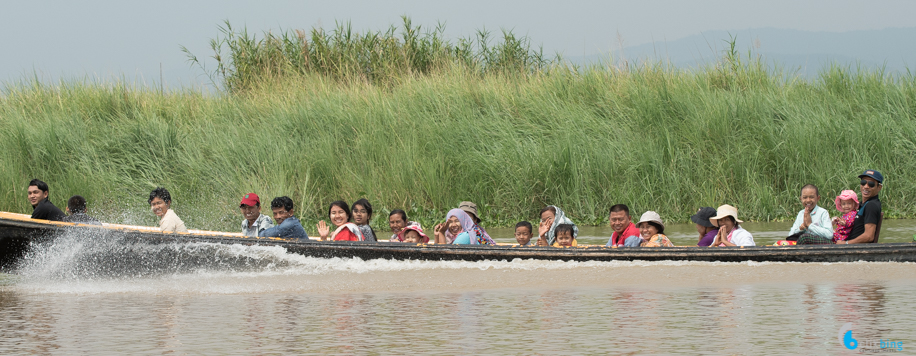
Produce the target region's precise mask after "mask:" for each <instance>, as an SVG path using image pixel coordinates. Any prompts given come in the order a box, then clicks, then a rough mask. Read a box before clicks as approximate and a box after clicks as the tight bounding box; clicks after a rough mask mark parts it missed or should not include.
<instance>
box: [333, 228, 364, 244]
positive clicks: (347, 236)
mask: <svg viewBox="0 0 916 356" xmlns="http://www.w3.org/2000/svg"><path fill="white" fill-rule="evenodd" d="M334 241H359V237H357V236H356V235H354V234H353V232H351V231H350V229H347V228H344V229H343V230H340V232H338V233H337V236H334Z"/></svg>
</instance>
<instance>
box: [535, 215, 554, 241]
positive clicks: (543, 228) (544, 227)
mask: <svg viewBox="0 0 916 356" xmlns="http://www.w3.org/2000/svg"><path fill="white" fill-rule="evenodd" d="M551 225H553V219H547V220H542V221H541V223H540V224H538V236H540V237H546V236H547V232H549V231H550V226H551Z"/></svg>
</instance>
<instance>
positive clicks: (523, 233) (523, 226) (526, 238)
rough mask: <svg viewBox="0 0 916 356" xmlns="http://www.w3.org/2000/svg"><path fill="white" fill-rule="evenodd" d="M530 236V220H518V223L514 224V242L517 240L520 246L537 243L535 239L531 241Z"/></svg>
mask: <svg viewBox="0 0 916 356" xmlns="http://www.w3.org/2000/svg"><path fill="white" fill-rule="evenodd" d="M531 236H532V235H531V223H530V222H527V221H520V222H519V223H518V224H515V242H518V244H519V245H521V246H534V245H536V244H537V241H532V240H531Z"/></svg>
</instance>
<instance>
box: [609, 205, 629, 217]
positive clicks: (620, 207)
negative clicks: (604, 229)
mask: <svg viewBox="0 0 916 356" xmlns="http://www.w3.org/2000/svg"><path fill="white" fill-rule="evenodd" d="M621 211H622V212H624V213H627V216H630V208H629V207H627V205H626V204H617V205H614V206H612V207H611V213H619V212H621ZM608 215H610V213H608Z"/></svg>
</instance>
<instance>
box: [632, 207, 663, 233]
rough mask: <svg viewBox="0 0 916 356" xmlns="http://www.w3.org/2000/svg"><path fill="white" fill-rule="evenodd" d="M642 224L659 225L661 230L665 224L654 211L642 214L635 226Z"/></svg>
mask: <svg viewBox="0 0 916 356" xmlns="http://www.w3.org/2000/svg"><path fill="white" fill-rule="evenodd" d="M644 222H654V223H656V224H658V225H660V226H661V227H662V230H664V229H665V223H663V222H662V217H661V216H659V215H658V213H656V212H654V211H647V212H645V213H643V214H642V216H640V217H639V222H638V223H636V226H639V224H642V223H644Z"/></svg>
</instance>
